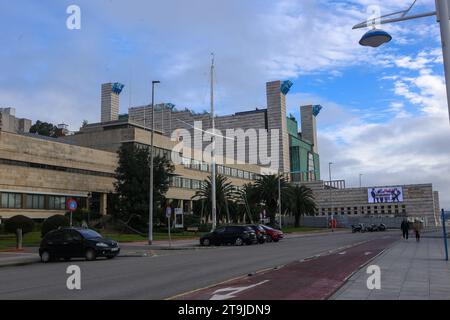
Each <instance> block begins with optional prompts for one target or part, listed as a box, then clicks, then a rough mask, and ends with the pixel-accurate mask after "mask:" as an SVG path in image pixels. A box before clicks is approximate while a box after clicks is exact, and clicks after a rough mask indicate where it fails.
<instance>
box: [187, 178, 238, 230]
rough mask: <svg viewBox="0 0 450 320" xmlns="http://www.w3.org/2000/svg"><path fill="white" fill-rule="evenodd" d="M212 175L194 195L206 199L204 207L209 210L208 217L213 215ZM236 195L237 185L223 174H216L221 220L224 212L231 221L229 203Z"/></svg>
mask: <svg viewBox="0 0 450 320" xmlns="http://www.w3.org/2000/svg"><path fill="white" fill-rule="evenodd" d="M211 194H212V188H211V176H209V177H208V179H206V180H205V181H203V183H202V184H201V186H200V190H198V191H197V192H196V193H195V195H194V196H193V197H192V199H193V200H202V201H204V204H205V206H204V209H205V210H206V211H207V212H208V213H207V214H206V219H208V217H210V215H211V201H212V200H211ZM235 197H236V189H235V187H234V186H233V185H232V184H231V183H230V182H229V181H228V178H227V177H225V176H222V175H217V176H216V203H217V217H218V219H219V220H220V219H221V217H222V213H223V212H225V213H226V220H227V223H230V221H231V217H230V210H229V203H230V202H231V201H233V200H234V199H235Z"/></svg>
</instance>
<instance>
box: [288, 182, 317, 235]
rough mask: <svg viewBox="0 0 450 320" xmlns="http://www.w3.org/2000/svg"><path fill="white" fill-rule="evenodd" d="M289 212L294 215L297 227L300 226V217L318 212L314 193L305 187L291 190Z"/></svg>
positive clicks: (294, 187)
mask: <svg viewBox="0 0 450 320" xmlns="http://www.w3.org/2000/svg"><path fill="white" fill-rule="evenodd" d="M288 203H289V210H290V211H291V212H292V213H293V214H294V217H295V227H299V226H300V217H301V216H305V215H314V214H315V212H316V211H317V205H316V201H315V199H314V195H313V191H312V190H311V189H310V188H308V187H305V186H298V185H297V186H292V187H290V190H289V202H288Z"/></svg>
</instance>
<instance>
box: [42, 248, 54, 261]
mask: <svg viewBox="0 0 450 320" xmlns="http://www.w3.org/2000/svg"><path fill="white" fill-rule="evenodd" d="M51 260H52V257H51V256H50V252H48V251H43V252H42V254H41V261H42V262H43V263H47V262H50V261H51Z"/></svg>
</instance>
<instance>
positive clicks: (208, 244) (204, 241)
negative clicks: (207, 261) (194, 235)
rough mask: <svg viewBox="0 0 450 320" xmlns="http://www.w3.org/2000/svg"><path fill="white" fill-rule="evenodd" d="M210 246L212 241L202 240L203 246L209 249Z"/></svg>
mask: <svg viewBox="0 0 450 320" xmlns="http://www.w3.org/2000/svg"><path fill="white" fill-rule="evenodd" d="M210 245H211V241H209V239H203V240H202V246H204V247H209V246H210Z"/></svg>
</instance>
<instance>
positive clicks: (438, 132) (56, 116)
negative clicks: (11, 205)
mask: <svg viewBox="0 0 450 320" xmlns="http://www.w3.org/2000/svg"><path fill="white" fill-rule="evenodd" d="M411 2H412V0H383V1H378V0H348V1H344V0H314V1H313V0H301V1H300V0H245V1H244V0H222V1H219V0H217V1H210V0H164V1H163V0H151V1H148V0H128V1H118V0H89V1H88V0H71V1H65V0H40V1H37V0H18V1H14V2H11V1H9V0H0V29H1V30H2V32H1V33H0V44H1V47H0V107H1V106H3V107H5V106H12V107H15V108H16V109H17V115H18V116H22V117H27V118H31V119H33V120H37V119H40V120H45V121H51V122H54V123H61V122H65V123H68V124H69V125H70V128H71V129H72V130H76V129H78V128H79V126H80V125H81V123H82V121H83V120H84V119H86V120H88V121H89V122H97V121H98V120H99V118H100V85H101V83H103V82H110V81H119V82H122V83H124V84H125V85H126V87H125V90H124V92H123V94H122V98H121V112H123V113H125V112H127V108H128V107H129V106H130V105H131V106H135V105H143V104H148V103H149V101H150V83H151V80H152V79H158V80H161V82H162V84H161V85H160V86H159V88H158V92H157V102H171V103H174V104H175V105H177V107H178V108H184V107H189V108H192V109H194V110H196V111H202V110H205V109H207V108H208V99H209V98H208V94H209V78H208V68H209V59H210V56H209V55H210V53H211V52H215V54H216V63H217V82H216V88H217V106H218V112H219V113H220V114H228V113H231V112H236V111H242V110H248V109H251V108H255V107H265V104H266V103H265V82H267V81H270V80H277V79H283V80H284V79H289V80H291V81H293V82H294V84H295V85H294V87H293V90H292V92H291V93H290V95H289V97H288V108H289V112H290V113H292V114H294V115H296V116H298V113H299V112H298V109H299V106H300V105H302V104H306V103H314V104H322V105H323V106H324V109H323V111H322V113H321V114H320V116H319V118H318V122H319V143H320V145H319V148H320V153H321V159H322V167H323V168H322V171H323V172H324V178H327V175H328V174H327V172H328V168H327V164H328V162H329V161H332V162H334V163H335V164H334V168H333V175H334V177H335V178H341V179H346V180H347V184H348V185H349V186H356V185H358V179H359V173H362V174H364V176H363V183H364V184H365V185H369V184H370V185H387V184H407V183H430V182H432V183H434V185H435V187H436V188H437V189H438V190H439V191H440V192H441V204H442V206H445V207H446V208H450V161H449V159H450V143H449V141H450V124H449V116H448V110H447V106H446V99H445V87H444V82H443V67H442V53H441V49H440V40H439V28H438V24H437V23H436V20H435V18H434V17H430V18H424V19H421V20H415V21H410V22H403V23H400V24H395V25H389V26H383V28H384V29H386V30H387V31H389V32H390V33H391V34H392V35H393V41H392V42H391V43H389V44H388V45H385V46H383V47H380V48H378V49H371V48H370V49H369V48H364V47H361V46H359V45H358V41H359V39H360V37H361V35H362V34H363V32H364V31H363V30H356V31H355V30H352V26H353V25H354V24H356V23H359V22H361V21H363V20H365V19H366V18H367V17H368V16H370V15H371V14H372V11H371V10H369V9H370V8H372V7H371V6H372V5H379V6H380V8H381V13H382V14H387V13H390V12H393V11H398V10H399V9H404V8H407V7H408V6H409V5H410V4H411ZM71 4H76V5H78V6H79V7H80V8H81V30H68V29H67V28H66V20H67V17H68V14H67V13H66V9H67V7H68V6H69V5H71ZM413 11H414V12H415V13H418V12H423V11H434V0H418V2H417V5H416V7H415V8H414V10H413Z"/></svg>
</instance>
